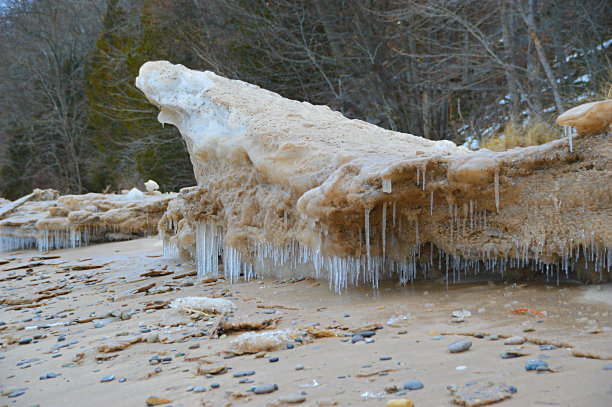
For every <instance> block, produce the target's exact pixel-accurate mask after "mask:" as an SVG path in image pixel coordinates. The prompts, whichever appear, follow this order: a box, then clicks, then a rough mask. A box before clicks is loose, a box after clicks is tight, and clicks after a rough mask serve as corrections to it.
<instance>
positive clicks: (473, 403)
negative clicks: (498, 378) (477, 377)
mask: <svg viewBox="0 0 612 407" xmlns="http://www.w3.org/2000/svg"><path fill="white" fill-rule="evenodd" d="M447 388H448V390H450V392H451V393H452V396H453V398H452V399H451V401H452V402H453V403H454V404H457V405H460V406H465V407H478V406H485V405H488V404H493V403H497V402H499V401H502V400H505V399H508V398H510V397H512V395H513V394H514V393H516V387H514V386H510V385H508V384H505V383H494V382H486V383H478V382H470V383H468V384H466V385H464V386H454V385H451V386H448V387H447Z"/></svg>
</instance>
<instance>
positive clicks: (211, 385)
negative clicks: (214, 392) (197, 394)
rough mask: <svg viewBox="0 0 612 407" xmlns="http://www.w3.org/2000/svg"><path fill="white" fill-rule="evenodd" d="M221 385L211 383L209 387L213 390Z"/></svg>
mask: <svg viewBox="0 0 612 407" xmlns="http://www.w3.org/2000/svg"><path fill="white" fill-rule="evenodd" d="M220 386H221V385H220V384H219V383H211V384H210V387H211V388H213V389H218V388H219V387H220Z"/></svg>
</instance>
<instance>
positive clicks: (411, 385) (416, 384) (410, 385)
mask: <svg viewBox="0 0 612 407" xmlns="http://www.w3.org/2000/svg"><path fill="white" fill-rule="evenodd" d="M403 387H404V389H406V390H419V389H422V388H423V383H421V382H420V381H419V380H408V381H407V382H406V383H404V385H403Z"/></svg>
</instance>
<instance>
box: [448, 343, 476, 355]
mask: <svg viewBox="0 0 612 407" xmlns="http://www.w3.org/2000/svg"><path fill="white" fill-rule="evenodd" d="M471 347H472V341H470V340H459V341H455V342H453V343H451V344H450V346H449V347H448V350H449V351H450V353H459V352H465V351H466V350H468V349H470V348H471Z"/></svg>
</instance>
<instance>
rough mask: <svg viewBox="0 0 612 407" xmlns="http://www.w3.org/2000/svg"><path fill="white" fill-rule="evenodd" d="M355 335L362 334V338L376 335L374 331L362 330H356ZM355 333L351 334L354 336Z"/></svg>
mask: <svg viewBox="0 0 612 407" xmlns="http://www.w3.org/2000/svg"><path fill="white" fill-rule="evenodd" d="M355 335H360V336H363V337H364V338H369V337H370V336H374V335H376V332H374V331H362V332H357V333H356V334H355ZM355 335H353V336H355Z"/></svg>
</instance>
